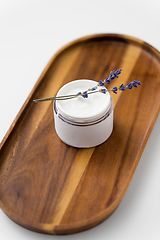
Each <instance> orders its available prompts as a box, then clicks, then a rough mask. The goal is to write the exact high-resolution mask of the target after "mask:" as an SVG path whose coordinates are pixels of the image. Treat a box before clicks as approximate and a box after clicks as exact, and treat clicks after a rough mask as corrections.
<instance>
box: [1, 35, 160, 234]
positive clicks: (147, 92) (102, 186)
mask: <svg viewBox="0 0 160 240" xmlns="http://www.w3.org/2000/svg"><path fill="white" fill-rule="evenodd" d="M119 68H122V69H123V70H122V74H121V75H120V77H119V78H118V79H117V80H114V81H112V83H111V84H110V87H113V86H119V85H120V84H121V83H124V84H125V83H127V82H129V81H133V80H134V79H136V80H139V81H141V83H142V85H141V86H139V87H138V89H135V88H134V89H132V90H126V91H125V92H123V93H120V92H119V93H118V94H117V95H114V94H112V97H113V101H114V131H113V133H112V135H111V137H110V138H109V139H108V140H107V141H106V142H105V143H103V144H101V145H100V146H98V147H95V148H89V149H77V148H73V147H69V146H67V145H66V144H64V143H63V142H62V141H61V140H60V139H59V138H58V137H57V135H56V133H55V130H54V119H53V109H52V102H43V103H38V104H35V103H33V99H36V98H43V97H50V96H55V95H56V93H57V91H58V89H59V88H60V87H61V86H62V85H64V84H65V83H67V82H69V81H71V80H74V79H81V78H86V79H94V80H97V81H99V80H100V79H103V78H105V77H107V76H108V74H109V73H110V71H111V70H116V69H119ZM159 109H160V53H159V52H158V51H157V50H156V49H154V48H153V47H151V46H150V45H148V44H147V43H145V42H143V41H141V40H138V39H135V38H132V37H128V36H123V35H116V34H100V35H93V36H87V37H84V38H81V39H78V40H76V41H74V42H72V43H70V44H68V45H67V46H65V47H63V48H62V49H61V50H60V51H58V52H57V53H56V54H55V55H54V56H53V58H52V59H51V60H50V62H49V63H48V65H47V66H46V68H45V70H44V71H43V73H42V75H41V77H40V79H39V80H38V82H37V84H36V85H35V87H34V88H33V90H32V92H31V94H30V95H29V97H28V98H27V100H26V102H25V104H24V105H23V107H22V109H21V110H20V112H19V114H18V115H17V117H16V119H15V120H14V122H13V123H12V125H11V127H10V129H9V130H8V132H7V134H6V136H5V137H4V139H3V141H2V143H1V146H0V207H1V209H2V210H3V211H4V212H5V213H6V214H7V215H8V216H9V217H10V218H11V219H12V220H13V221H15V222H16V223H18V224H20V225H22V226H24V227H26V228H28V229H31V230H34V231H38V232H44V233H49V234H69V233H75V232H79V231H83V230H86V229H89V228H92V227H94V226H96V225H97V224H99V223H101V222H102V221H104V220H105V219H106V218H108V217H109V216H110V215H111V214H112V213H113V211H114V210H115V209H116V208H117V207H118V205H119V203H120V201H121V200H122V198H123V196H124V194H125V192H126V189H127V187H128V185H129V183H130V181H131V178H132V176H133V174H134V171H135V169H136V166H137V164H138V161H139V159H140V157H141V154H142V152H143V149H144V147H145V145H146V142H147V139H148V137H149V135H150V133H151V130H152V128H153V125H154V123H155V121H156V118H157V116H158V113H159Z"/></svg>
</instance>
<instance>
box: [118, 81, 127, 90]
mask: <svg viewBox="0 0 160 240" xmlns="http://www.w3.org/2000/svg"><path fill="white" fill-rule="evenodd" d="M125 89H126V88H125V86H124V84H123V83H122V84H121V86H120V87H119V90H121V91H124V90H125Z"/></svg>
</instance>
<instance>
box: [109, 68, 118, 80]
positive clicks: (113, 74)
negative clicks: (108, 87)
mask: <svg viewBox="0 0 160 240" xmlns="http://www.w3.org/2000/svg"><path fill="white" fill-rule="evenodd" d="M109 77H110V79H111V80H113V79H115V78H117V75H116V73H115V71H114V70H113V71H112V72H110V74H109Z"/></svg>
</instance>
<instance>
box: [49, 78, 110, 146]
mask: <svg viewBox="0 0 160 240" xmlns="http://www.w3.org/2000/svg"><path fill="white" fill-rule="evenodd" d="M96 85H97V82H95V81H92V80H86V79H82V80H74V81H72V82H70V83H68V84H66V85H64V86H63V87H62V88H61V89H60V90H59V92H58V94H57V96H64V95H70V94H77V93H78V92H84V91H86V90H87V89H89V88H92V87H95V86H96ZM98 89H99V88H98ZM54 120H55V129H56V132H57V134H58V136H59V137H60V138H61V140H62V141H63V142H65V143H66V144H68V145H71V146H74V147H81V148H86V147H93V146H96V145H99V144H101V143H102V142H104V141H105V140H106V139H107V138H108V137H109V136H110V134H111V132H112V129H113V101H112V98H111V96H110V94H109V92H107V93H106V94H103V93H100V92H98V93H93V94H89V95H88V98H83V97H82V96H78V97H77V98H73V99H69V100H59V101H58V100H56V101H55V102H54Z"/></svg>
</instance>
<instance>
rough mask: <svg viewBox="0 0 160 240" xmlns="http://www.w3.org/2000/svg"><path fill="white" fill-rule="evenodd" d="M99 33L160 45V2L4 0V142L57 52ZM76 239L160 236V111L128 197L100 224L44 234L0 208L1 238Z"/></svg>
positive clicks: (0, 120) (0, 110)
mask: <svg viewBox="0 0 160 240" xmlns="http://www.w3.org/2000/svg"><path fill="white" fill-rule="evenodd" d="M95 33H121V34H126V35H130V36H134V37H137V38H140V39H142V40H144V41H146V42H148V43H149V44H151V45H152V46H154V47H155V48H157V49H158V50H159V51H160V1H159V0H152V1H143V0H134V1H129V0H128V1H127V0H121V1H118V0H112V1H107V0H79V1H73V0H23V1H22V0H14V1H13V0H0V126H1V127H0V141H1V140H2V139H3V137H4V135H5V133H6V132H7V130H8V128H9V126H10V125H11V123H12V121H13V120H14V118H15V116H16V115H17V113H18V111H19V110H20V108H21V106H22V104H23V103H24V101H25V99H26V98H27V96H28V94H29V93H30V91H31V89H32V88H33V86H34V84H35V83H36V81H37V79H38V78H39V76H40V74H41V72H42V71H43V69H44V68H45V66H46V64H47V63H48V61H49V60H50V58H51V57H52V55H53V54H54V53H55V52H56V51H57V50H58V49H59V48H61V47H62V46H63V45H65V44H66V43H68V42H70V41H72V40H74V39H77V38H79V37H83V36H86V35H90V34H95ZM148 101H149V96H148ZM75 238H76V239H77V240H78V239H82V238H83V240H86V239H92V240H94V239H98V240H101V239H109V240H117V239H118V240H121V239H123V240H125V239H126V240H132V239H134V240H135V239H136V240H139V239H140V240H143V239H145V240H150V239H153V240H159V239H160V115H159V117H158V118H157V121H156V123H155V126H154V128H153V131H152V133H151V135H150V138H149V140H148V142H147V145H146V147H145V150H144V152H143V155H142V157H141V159H140V162H139V164H138V167H137V169H136V172H135V174H134V176H133V178H132V181H131V183H130V185H129V187H128V189H127V192H126V194H125V196H124V198H123V200H122V202H121V203H120V205H119V207H118V208H117V210H116V211H115V212H114V213H113V214H112V215H111V216H110V217H109V218H108V219H107V220H106V221H105V222H103V223H102V224H100V225H99V226H97V227H95V228H93V229H91V230H88V231H85V232H82V233H78V234H73V235H68V236H51V235H44V234H39V233H35V232H32V231H29V230H27V229H24V228H22V227H20V226H19V225H17V224H15V223H14V222H12V221H11V220H10V219H9V218H8V217H7V216H6V215H5V214H4V213H3V211H2V210H0V239H1V240H5V239H7V240H11V239H12V240H14V239H16V240H22V239H23V240H32V239H35V240H36V239H38V240H41V239H46V240H47V239H75Z"/></svg>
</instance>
